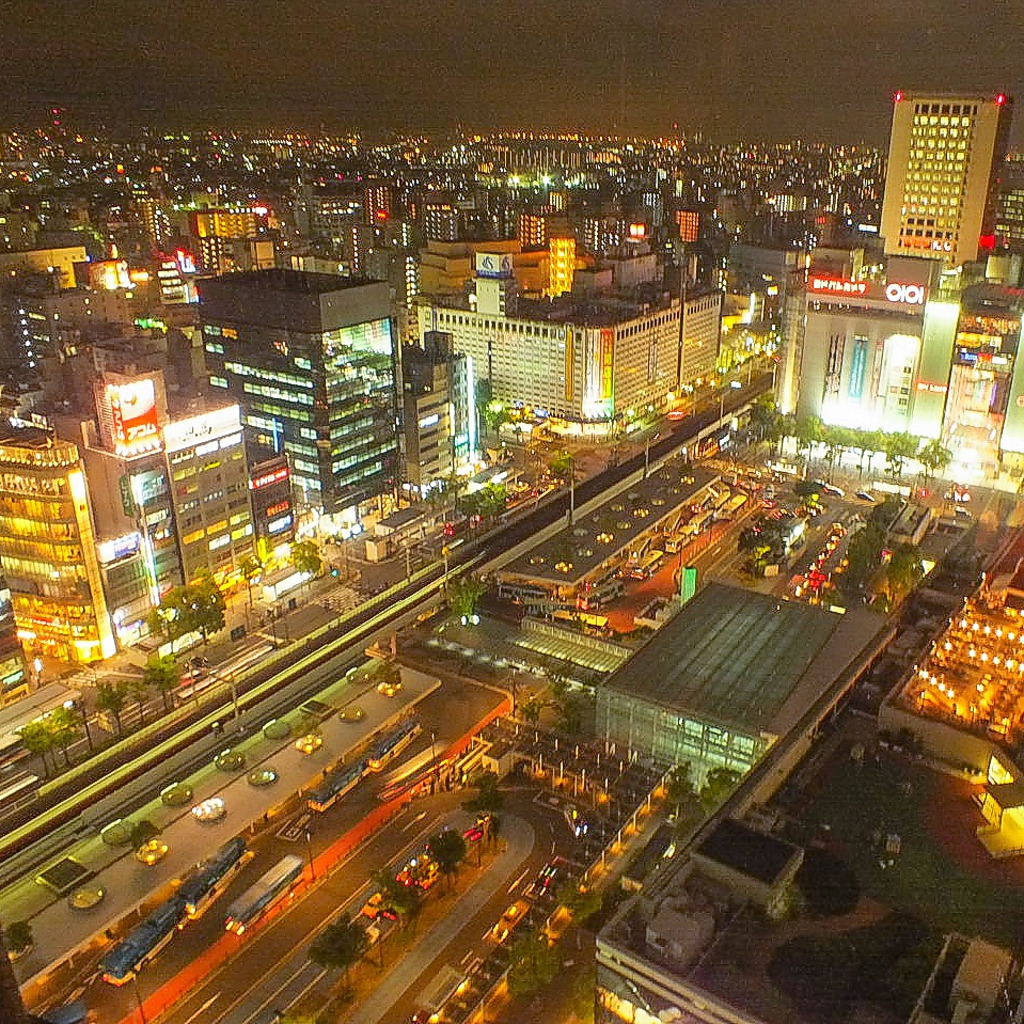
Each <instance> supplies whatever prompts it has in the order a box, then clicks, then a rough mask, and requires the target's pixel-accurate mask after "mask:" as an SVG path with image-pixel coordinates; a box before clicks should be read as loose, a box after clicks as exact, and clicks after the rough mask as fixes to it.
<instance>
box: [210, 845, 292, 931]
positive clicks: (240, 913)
mask: <svg viewBox="0 0 1024 1024" xmlns="http://www.w3.org/2000/svg"><path fill="white" fill-rule="evenodd" d="M301 874H302V858H301V857H296V856H295V855H294V854H289V855H288V856H287V857H282V858H281V860H279V861H278V862H277V863H276V864H275V865H274V866H273V867H272V868H271V869H270V870H269V871H268V872H267V873H266V874H265V875H264V876H263V877H262V878H260V879H259V881H257V882H255V883H254V884H253V885H251V886H250V887H249V888H248V889H246V891H245V892H244V893H242V895H241V896H239V897H238V899H237V900H235V902H234V903H232V904H231V906H230V907H228V914H227V919H226V920H225V922H224V927H225V928H226V929H227V930H228V931H229V932H234V933H235V934H236V935H241V934H242V933H243V932H244V931H245V929H246V928H248V927H249V925H251V924H252V923H253V922H254V921H256V920H258V919H259V918H260V917H262V915H263V914H265V913H266V912H267V911H268V910H269V909H270V908H271V907H273V906H274V905H275V904H277V903H279V902H280V901H281V900H283V899H284V898H285V896H287V895H288V893H289V891H290V890H291V888H292V886H293V885H294V884H295V882H296V881H297V880H298V878H299V876H300V875H301Z"/></svg>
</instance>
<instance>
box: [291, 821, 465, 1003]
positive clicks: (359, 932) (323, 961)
mask: <svg viewBox="0 0 1024 1024" xmlns="http://www.w3.org/2000/svg"><path fill="white" fill-rule="evenodd" d="M427 849H428V850H429V851H430V856H431V857H433V859H434V861H435V862H436V864H437V867H438V870H439V871H440V872H441V874H442V875H444V877H445V879H446V880H447V882H448V886H449V889H450V888H451V887H452V886H453V884H454V878H455V875H456V874H457V873H458V870H459V866H460V865H461V864H462V862H463V861H464V860H465V859H466V840H465V839H463V837H462V835H461V834H460V833H459V832H457V831H455V830H454V829H445V830H443V831H441V832H438V833H436V834H435V835H433V836H431V837H430V838H429V839H428V840H427ZM371 878H372V880H373V882H374V884H375V885H376V886H377V888H378V891H379V892H380V894H381V897H382V906H387V907H390V908H391V909H392V910H393V911H394V912H395V913H396V914H398V915H399V917H400V919H401V921H402V924H403V927H413V928H414V927H415V924H416V919H417V918H418V917H419V914H420V911H421V910H422V908H423V890H422V889H420V888H419V886H416V885H403V884H402V883H401V882H399V881H398V880H397V879H396V877H395V873H394V871H391V870H388V869H386V868H381V869H379V870H377V871H374V872H373V874H372V875H371ZM364 923H365V922H363V921H362V920H360V919H358V918H353V917H352V916H351V915H350V914H342V915H341V917H339V918H338V920H337V921H335V922H334V923H333V924H329V925H328V926H327V927H326V928H325V929H324V930H323V931H322V932H321V933H320V934H319V936H317V938H316V939H315V941H314V942H313V944H312V945H311V946H310V947H309V958H310V960H312V961H313V963H315V964H317V965H318V966H319V967H323V968H325V969H326V970H336V971H341V972H342V973H343V978H344V991H345V993H348V992H349V990H350V984H349V977H350V972H351V970H352V968H353V967H355V965H356V964H357V963H359V961H360V960H361V959H362V958H363V956H364V955H365V954H366V952H367V950H368V949H369V947H370V940H369V937H368V935H367V932H366V929H365V927H364ZM377 948H378V949H379V951H380V965H381V967H383V966H384V947H383V944H381V943H380V942H378V946H377Z"/></svg>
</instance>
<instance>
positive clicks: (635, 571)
mask: <svg viewBox="0 0 1024 1024" xmlns="http://www.w3.org/2000/svg"><path fill="white" fill-rule="evenodd" d="M664 557H665V552H664V551H659V550H658V549H657V548H655V549H654V550H653V551H648V552H647V554H646V555H644V556H643V558H641V559H640V561H639V562H637V563H636V565H635V566H633V568H632V569H631V570H630V575H631V576H632V577H633V579H635V580H645V579H647V578H648V577H649V576H652V575H653V574H654V573H655V572H656V571H657V569H658V566H659V565H661V560H662V559H663V558H664Z"/></svg>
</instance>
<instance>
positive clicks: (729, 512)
mask: <svg viewBox="0 0 1024 1024" xmlns="http://www.w3.org/2000/svg"><path fill="white" fill-rule="evenodd" d="M746 503H747V496H746V495H745V494H734V495H733V496H732V497H731V498H730V499H729V504H728V505H726V506H725V509H724V510H723V513H722V514H723V516H726V517H728V516H734V515H736V513H737V512H739V510H740V509H741V508H743V506H744V505H746Z"/></svg>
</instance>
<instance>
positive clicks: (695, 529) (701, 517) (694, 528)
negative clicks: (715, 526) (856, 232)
mask: <svg viewBox="0 0 1024 1024" xmlns="http://www.w3.org/2000/svg"><path fill="white" fill-rule="evenodd" d="M712 515H713V513H712V512H711V511H707V512H698V513H697V514H696V515H695V516H694V517H693V518H692V519H691V520H690V521H689V522H688V523H687V524H686V532H687V533H688V534H689V535H690V536H691V537H696V536H697V534H699V533H701V532H703V530H704V527H706V526H709V525H710V524H711V517H712Z"/></svg>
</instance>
